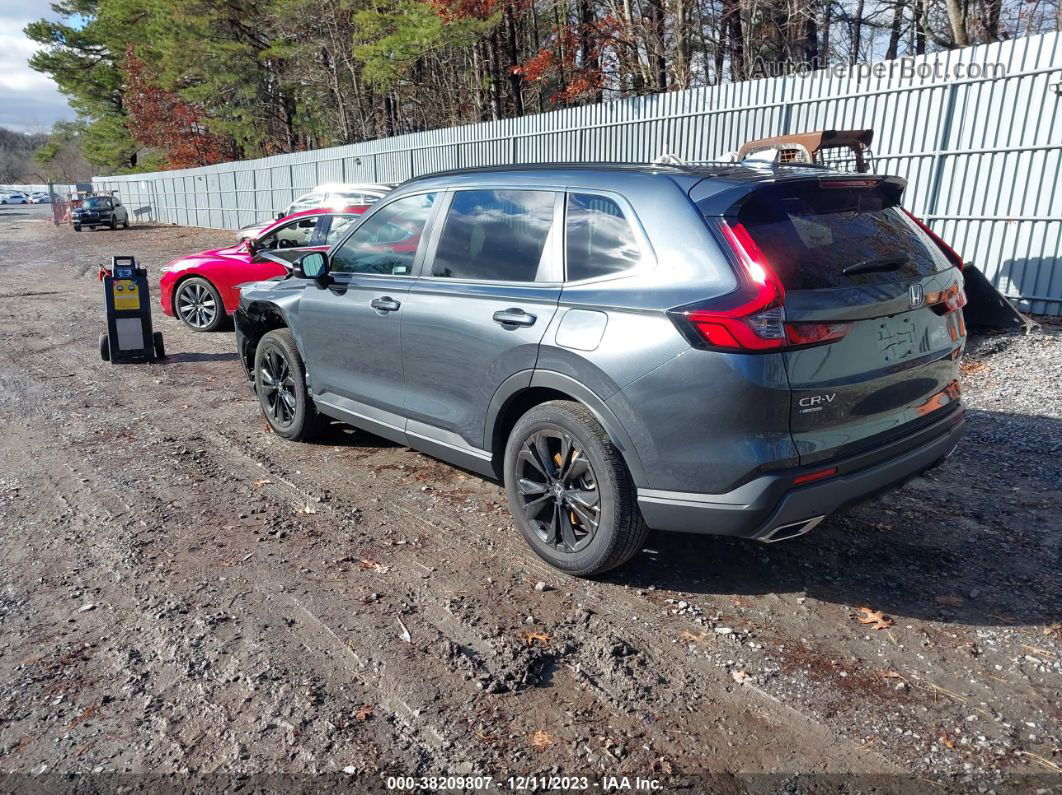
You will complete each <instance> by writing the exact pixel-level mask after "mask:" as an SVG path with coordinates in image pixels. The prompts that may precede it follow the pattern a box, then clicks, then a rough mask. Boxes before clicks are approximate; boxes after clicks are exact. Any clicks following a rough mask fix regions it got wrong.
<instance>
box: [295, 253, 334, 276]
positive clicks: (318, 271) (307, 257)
mask: <svg viewBox="0 0 1062 795" xmlns="http://www.w3.org/2000/svg"><path fill="white" fill-rule="evenodd" d="M291 272H292V274H293V275H295V276H297V277H298V278H300V279H316V280H317V281H319V282H322V283H323V282H326V281H327V280H328V257H326V256H325V255H324V254H323V253H321V252H320V251H309V252H307V253H306V254H303V255H302V256H301V257H299V258H298V259H297V260H295V263H294V264H293V265H292V267H291Z"/></svg>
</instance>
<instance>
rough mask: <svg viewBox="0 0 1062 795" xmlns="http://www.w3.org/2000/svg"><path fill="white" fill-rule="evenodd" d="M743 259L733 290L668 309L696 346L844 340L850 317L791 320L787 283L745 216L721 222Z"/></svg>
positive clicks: (771, 346)
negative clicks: (838, 320) (828, 320)
mask: <svg viewBox="0 0 1062 795" xmlns="http://www.w3.org/2000/svg"><path fill="white" fill-rule="evenodd" d="M716 229H718V231H719V234H720V235H721V237H722V238H723V240H724V241H725V243H726V245H727V247H728V248H729V249H730V251H731V252H732V253H733V255H734V259H735V260H736V262H737V266H738V267H737V276H738V288H737V290H735V291H734V292H732V293H728V294H727V295H724V296H720V297H719V298H713V299H709V300H708V301H703V302H700V303H697V304H689V305H686V306H680V307H676V308H675V309H672V310H670V311H669V312H668V315H669V316H670V317H671V319H672V321H673V322H674V323H675V325H676V326H677V327H678V328H679V330H680V331H681V332H682V333H683V334H684V335H685V336H686V338H687V339H688V340H689V341H690V342H691V343H692V344H694V345H695V346H697V347H701V348H711V349H713V350H723V351H739V352H746V353H764V352H770V351H777V350H781V349H784V348H789V347H795V346H803V345H817V344H820V343H824V342H832V341H834V340H838V339H840V338H841V337H843V336H844V335H845V334H847V333H848V329H849V328H850V326H851V324H850V323H829V324H827V323H787V322H786V321H785V288H784V287H783V286H782V282H781V281H780V280H779V278H778V276H777V275H776V274H775V273H774V271H772V270H771V267H770V264H769V263H768V262H767V258H766V257H765V256H764V254H763V251H762V250H761V249H760V247H759V246H757V245H756V241H755V240H753V239H752V236H751V235H750V234H749V232H748V230H747V229H746V228H745V227H744V225H742V224H741V223H740V222H734V223H730V222H727V221H725V220H720V221H719V222H718V224H717V226H716Z"/></svg>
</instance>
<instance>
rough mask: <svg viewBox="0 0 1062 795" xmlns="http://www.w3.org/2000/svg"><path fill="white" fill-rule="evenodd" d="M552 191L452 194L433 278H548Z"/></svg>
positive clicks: (510, 280)
mask: <svg viewBox="0 0 1062 795" xmlns="http://www.w3.org/2000/svg"><path fill="white" fill-rule="evenodd" d="M554 196H555V194H554V193H553V192H552V191H540V190H465V191H458V192H456V193H455V194H454V198H453V202H452V203H451V204H450V212H449V213H448V214H447V216H446V224H445V225H444V226H443V230H442V235H441V236H440V238H439V246H438V249H437V251H436V253H435V262H434V264H433V265H432V270H431V275H432V276H437V277H442V278H450V279H477V280H484V281H505V282H535V281H539V282H541V281H548V280H549V278H550V247H549V246H548V245H547V240H548V239H549V237H550V230H551V229H552V227H553V202H554Z"/></svg>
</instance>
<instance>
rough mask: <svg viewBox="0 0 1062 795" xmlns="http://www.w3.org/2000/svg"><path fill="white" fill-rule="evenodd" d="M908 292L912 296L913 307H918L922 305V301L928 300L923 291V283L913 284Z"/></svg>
mask: <svg viewBox="0 0 1062 795" xmlns="http://www.w3.org/2000/svg"><path fill="white" fill-rule="evenodd" d="M908 294H909V295H910V296H911V309H917V308H918V307H920V306H921V305H922V302H923V301H925V300H926V297H925V293H923V292H922V285H920V284H912V285H911V289H910V290H909V291H908Z"/></svg>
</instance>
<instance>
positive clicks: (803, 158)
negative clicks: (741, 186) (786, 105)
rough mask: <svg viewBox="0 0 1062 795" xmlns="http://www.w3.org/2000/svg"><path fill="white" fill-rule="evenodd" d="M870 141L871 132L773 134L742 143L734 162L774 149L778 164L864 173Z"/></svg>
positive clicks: (824, 131)
mask: <svg viewBox="0 0 1062 795" xmlns="http://www.w3.org/2000/svg"><path fill="white" fill-rule="evenodd" d="M873 140H874V131H873V130H818V131H817V132H806V133H793V134H791V135H776V136H774V137H773V138H760V139H758V140H756V141H748V142H747V143H745V144H743V145H742V146H741V148H740V149H739V150H738V153H737V159H738V162H739V163H740V162H741V161H742V160H744V159H745V158H746V157H748V156H749V155H751V154H755V153H757V152H766V151H770V150H775V151H777V152H778V162H779V163H813V164H815V165H818V166H829V167H830V168H836V169H838V170H839V171H856V172H858V173H860V174H864V173H866V171H867V170H868V167H867V161H866V157H865V153H866V151H867V150H868V149H870V144H871V142H873Z"/></svg>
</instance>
